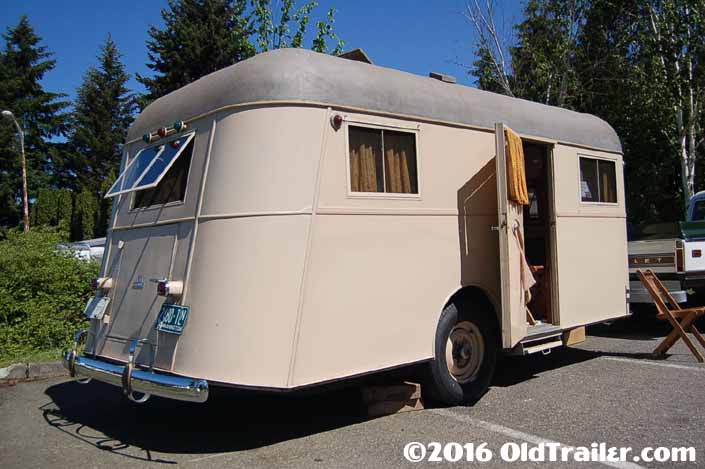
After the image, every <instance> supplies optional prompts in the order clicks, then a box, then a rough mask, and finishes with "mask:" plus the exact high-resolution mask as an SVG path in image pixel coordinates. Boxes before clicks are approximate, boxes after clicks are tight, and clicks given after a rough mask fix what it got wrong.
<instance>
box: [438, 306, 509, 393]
mask: <svg viewBox="0 0 705 469" xmlns="http://www.w3.org/2000/svg"><path fill="white" fill-rule="evenodd" d="M459 306H460V305H458V304H456V303H450V304H449V305H448V306H446V307H445V309H444V310H443V313H441V318H440V319H439V321H438V327H437V329H436V341H435V359H434V360H432V361H431V362H429V364H428V366H429V369H428V373H427V379H426V382H425V383H424V384H425V389H424V394H425V396H426V398H427V399H428V398H430V400H431V401H436V402H438V403H440V404H444V405H458V404H462V403H472V402H475V401H477V400H478V399H479V398H480V397H482V395H483V394H484V393H485V392H486V391H487V388H488V387H489V385H490V380H491V379H492V375H493V374H494V369H495V364H496V362H497V348H498V339H497V325H496V321H495V319H494V317H493V316H492V312H491V311H487V310H486V309H476V308H467V310H465V309H464V310H463V313H467V314H462V313H461V310H460V308H459Z"/></svg>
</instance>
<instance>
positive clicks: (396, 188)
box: [348, 126, 419, 194]
mask: <svg viewBox="0 0 705 469" xmlns="http://www.w3.org/2000/svg"><path fill="white" fill-rule="evenodd" d="M348 141H349V151H350V190H351V191H352V192H384V193H393V194H418V193H419V185H418V174H417V165H416V135H415V134H413V133H411V132H398V131H395V130H386V129H373V128H369V127H357V126H349V127H348Z"/></svg>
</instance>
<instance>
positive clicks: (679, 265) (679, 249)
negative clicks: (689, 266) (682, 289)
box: [676, 240, 685, 273]
mask: <svg viewBox="0 0 705 469" xmlns="http://www.w3.org/2000/svg"><path fill="white" fill-rule="evenodd" d="M676 272H678V273H682V272H685V252H684V250H683V241H681V240H678V241H676Z"/></svg>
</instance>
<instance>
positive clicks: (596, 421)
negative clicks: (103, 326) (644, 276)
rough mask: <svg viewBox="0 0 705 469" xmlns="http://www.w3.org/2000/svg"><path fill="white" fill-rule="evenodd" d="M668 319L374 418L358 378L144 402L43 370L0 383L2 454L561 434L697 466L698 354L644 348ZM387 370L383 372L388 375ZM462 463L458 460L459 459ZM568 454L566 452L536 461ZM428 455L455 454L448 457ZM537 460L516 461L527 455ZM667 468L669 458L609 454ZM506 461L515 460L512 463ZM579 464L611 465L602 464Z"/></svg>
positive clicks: (522, 363)
mask: <svg viewBox="0 0 705 469" xmlns="http://www.w3.org/2000/svg"><path fill="white" fill-rule="evenodd" d="M667 331H668V329H667V328H666V327H665V325H663V324H654V323H650V322H649V323H643V324H642V323H639V322H637V321H635V320H634V319H631V320H626V321H618V322H616V323H614V324H611V325H599V326H594V327H592V328H590V329H589V336H588V339H587V341H586V342H585V343H583V344H580V345H578V346H576V347H573V348H565V349H560V350H555V351H553V352H552V353H551V354H549V355H546V356H543V355H538V356H530V357H517V358H505V359H503V360H502V361H501V363H500V368H499V370H498V372H497V374H496V376H495V379H494V381H493V384H492V387H491V388H490V390H489V392H488V393H487V394H486V395H485V396H484V397H483V398H482V399H481V400H480V401H479V402H478V403H476V404H475V405H474V406H472V407H453V408H444V409H438V408H436V409H425V410H421V411H416V412H406V413H401V414H396V415H391V416H386V417H380V418H374V419H370V418H367V417H366V416H365V412H364V409H363V407H362V405H361V402H360V398H359V392H358V390H357V389H356V388H349V389H338V390H329V391H328V392H325V393H323V394H316V395H293V396H292V395H288V396H269V395H267V396H263V395H241V394H239V393H232V392H221V393H215V394H214V395H213V396H212V399H210V400H209V401H208V402H207V403H206V404H202V405H201V404H188V403H180V402H173V401H168V400H164V399H159V398H153V399H152V400H150V401H149V402H148V403H147V404H146V405H143V406H138V405H135V404H132V403H131V402H129V401H127V400H126V399H124V398H123V397H122V395H121V392H120V390H119V389H117V388H115V387H112V386H109V385H104V384H101V383H96V382H92V383H90V384H88V385H80V384H78V383H76V382H73V381H70V380H67V379H63V378H61V379H50V380H43V381H35V382H29V383H21V384H17V385H15V386H5V387H2V388H0V422H1V423H2V430H0V465H1V466H2V467H4V468H14V467H74V466H77V465H80V466H81V467H137V466H144V465H150V466H151V465H153V466H162V467H164V466H167V465H174V464H178V465H182V466H186V467H243V468H245V467H246V468H252V467H255V468H256V467H283V466H286V467H320V468H328V467H356V468H366V467H420V466H424V465H426V464H429V463H428V461H427V460H425V461H424V462H422V463H416V464H413V463H411V462H408V461H406V460H405V459H404V455H403V454H404V453H403V450H404V446H405V445H406V444H407V443H409V442H412V441H413V442H421V443H423V444H425V445H428V443H430V442H439V443H443V444H445V443H449V442H458V443H460V444H468V443H473V444H474V445H476V446H477V445H480V444H482V443H486V445H485V447H487V448H489V449H491V450H492V451H493V454H494V457H493V459H492V460H491V461H489V462H485V463H477V462H475V464H476V465H480V466H482V467H490V468H491V467H507V466H508V463H506V462H503V461H502V460H501V459H500V448H501V447H502V446H503V445H505V444H506V443H508V442H516V443H522V442H523V443H527V444H529V445H537V444H539V443H541V442H552V443H556V444H560V445H562V447H577V446H589V445H590V444H591V443H593V442H605V443H607V444H608V445H609V446H623V447H633V448H635V449H636V450H640V449H641V448H643V447H647V446H652V447H657V446H666V447H683V446H685V447H688V446H692V447H694V448H695V449H696V455H697V462H696V463H688V464H684V466H685V467H705V411H703V410H702V402H703V397H704V396H705V366H704V365H702V364H699V363H697V361H696V360H695V358H694V357H693V356H692V355H691V354H690V352H689V351H688V350H687V348H686V347H685V346H684V344H683V343H682V342H679V343H678V344H677V345H676V346H675V347H674V348H673V349H672V350H671V353H670V354H669V356H668V357H667V358H666V359H663V360H654V359H652V358H651V357H650V355H649V352H650V351H651V350H652V349H653V348H654V347H655V345H656V344H657V343H658V342H659V340H661V338H662V337H663V336H664V335H665V333H666V332H667ZM390 379H391V378H390ZM467 464H468V463H467V462H464V463H463V465H467ZM533 464H535V465H539V464H540V465H542V466H544V465H548V466H549V467H576V464H575V463H572V462H565V463H561V462H557V463H549V464H546V463H533ZM431 465H432V466H433V467H458V466H459V465H461V464H460V463H451V462H448V461H445V462H441V463H433V464H431ZM527 465H532V463H518V464H516V465H514V467H524V466H527ZM608 465H611V466H613V467H623V468H627V467H632V468H637V467H671V466H672V465H673V464H672V463H663V464H659V463H655V462H649V463H646V462H643V461H641V462H638V463H633V462H630V463H617V464H608ZM509 467H512V466H511V465H509ZM579 467H606V465H605V464H603V463H598V462H591V463H585V464H579Z"/></svg>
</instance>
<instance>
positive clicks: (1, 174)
mask: <svg viewBox="0 0 705 469" xmlns="http://www.w3.org/2000/svg"><path fill="white" fill-rule="evenodd" d="M3 38H4V40H5V47H4V49H3V51H2V52H1V53H0V108H1V109H3V110H4V109H7V110H10V111H12V112H13V113H14V115H15V117H16V119H17V121H18V122H19V124H20V125H21V126H22V128H23V129H24V133H25V151H26V155H27V173H28V177H27V179H28V186H29V194H30V197H32V196H35V195H36V193H37V191H38V190H39V189H40V188H43V187H47V186H49V184H50V183H51V178H52V174H53V171H54V162H55V160H56V159H57V156H58V146H59V145H58V144H56V143H53V142H52V141H51V138H52V137H56V136H58V135H61V134H62V133H63V132H64V131H65V129H66V114H65V113H64V109H65V108H66V106H67V105H68V103H67V102H65V101H63V98H64V95H63V94H59V93H52V92H49V91H47V90H45V89H44V87H43V85H42V83H41V81H42V79H43V78H44V76H45V75H46V74H47V73H48V72H49V71H51V70H52V69H53V68H54V66H55V61H54V60H53V59H52V58H51V57H52V54H51V53H50V52H49V51H48V49H47V47H46V46H44V45H42V39H41V37H39V36H38V35H37V34H36V33H35V32H34V29H33V28H32V26H31V25H30V23H29V20H28V18H27V17H26V16H22V17H21V18H20V20H19V22H18V23H17V25H16V26H14V27H11V28H8V29H7V32H6V33H5V34H4V35H3ZM21 194H22V183H21V170H20V149H19V145H18V143H17V135H16V130H15V127H14V125H13V124H12V122H10V121H9V119H5V118H3V119H2V120H0V225H3V226H15V225H17V223H19V220H20V211H21V208H20V207H21V202H20V200H21Z"/></svg>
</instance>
